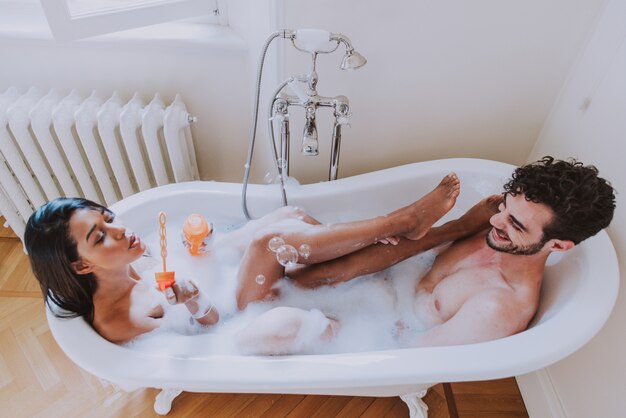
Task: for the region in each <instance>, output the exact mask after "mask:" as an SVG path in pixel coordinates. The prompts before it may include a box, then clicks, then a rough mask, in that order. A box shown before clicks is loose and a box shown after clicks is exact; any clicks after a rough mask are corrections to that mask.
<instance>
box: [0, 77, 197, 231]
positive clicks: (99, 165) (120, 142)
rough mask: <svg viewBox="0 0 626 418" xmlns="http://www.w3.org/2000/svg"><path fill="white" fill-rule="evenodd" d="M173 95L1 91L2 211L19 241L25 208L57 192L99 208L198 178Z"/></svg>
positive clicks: (181, 108) (182, 112)
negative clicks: (127, 97) (165, 99)
mask: <svg viewBox="0 0 626 418" xmlns="http://www.w3.org/2000/svg"><path fill="white" fill-rule="evenodd" d="M194 120H195V118H192V117H191V116H190V115H189V113H188V112H187V109H186V108H185V105H184V104H183V102H182V100H181V98H180V96H179V95H177V96H176V98H175V100H174V101H173V102H172V103H171V104H170V105H169V106H166V105H165V103H164V102H163V100H162V99H161V97H160V96H159V94H158V93H157V94H156V95H155V96H154V98H153V99H152V101H151V102H150V103H148V104H147V105H146V104H145V103H144V102H143V101H142V100H141V98H140V97H139V95H138V94H137V93H135V95H134V96H133V97H132V98H131V99H130V100H129V101H127V102H124V100H122V98H121V97H119V96H118V95H117V93H113V95H112V96H111V97H110V98H108V99H103V98H101V97H100V96H99V95H98V94H97V93H96V92H93V93H92V94H91V95H90V96H89V97H87V98H84V97H81V96H80V95H79V94H78V93H77V92H76V91H72V92H71V93H70V94H69V95H67V96H64V97H63V96H62V95H61V94H59V92H57V91H56V90H54V89H52V90H50V92H48V93H47V94H45V95H43V94H41V93H39V92H38V91H37V89H35V88H31V89H30V90H28V92H26V93H25V94H20V92H19V91H18V90H17V89H16V88H14V87H11V88H9V89H8V90H7V91H5V92H4V93H2V94H0V160H2V161H0V213H2V215H4V217H5V218H6V220H7V222H8V224H9V226H11V228H12V229H13V231H14V232H15V233H16V234H17V235H18V236H19V237H20V238H22V237H23V236H24V228H25V226H26V221H27V220H28V217H29V216H30V215H31V213H32V212H33V211H34V210H35V209H36V208H38V207H39V206H41V205H43V204H44V203H46V202H47V201H50V200H52V199H55V198H57V197H60V196H67V197H78V196H80V197H85V198H87V199H90V200H93V201H95V202H98V203H101V204H103V205H105V206H108V205H111V204H112V203H115V202H116V201H118V200H120V199H122V198H124V197H126V196H129V195H131V194H133V193H136V192H138V191H141V190H145V189H149V188H151V187H154V186H161V185H163V184H168V183H172V182H181V181H191V180H199V175H198V167H197V164H196V156H195V151H194V147H193V142H192V138H191V130H190V129H189V124H190V123H191V122H193V121H194Z"/></svg>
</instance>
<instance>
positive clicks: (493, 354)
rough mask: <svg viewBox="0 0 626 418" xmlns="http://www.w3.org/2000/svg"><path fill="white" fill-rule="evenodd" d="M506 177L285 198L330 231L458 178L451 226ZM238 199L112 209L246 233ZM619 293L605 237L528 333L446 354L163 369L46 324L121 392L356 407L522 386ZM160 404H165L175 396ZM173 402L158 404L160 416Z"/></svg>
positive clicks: (72, 329)
mask: <svg viewBox="0 0 626 418" xmlns="http://www.w3.org/2000/svg"><path fill="white" fill-rule="evenodd" d="M513 169H514V167H513V166H511V165H508V164H503V163H498V162H493V161H487V160H476V159H448V160H438V161H429V162H424V163H416V164H410V165H405V166H401V167H396V168H391V169H387V170H382V171H378V172H374V173H368V174H363V175H359V176H355V177H350V178H346V179H341V180H337V181H334V182H324V183H318V184H312V185H304V186H295V187H293V188H291V189H289V190H288V197H289V203H290V204H292V205H298V206H301V207H303V208H305V209H306V210H307V212H309V213H311V214H312V215H313V216H315V217H317V218H318V219H320V220H322V221H324V219H325V217H330V218H332V219H336V213H337V211H345V210H346V209H350V211H351V213H354V214H355V215H351V216H352V218H356V217H358V218H365V217H370V216H374V215H378V214H381V213H384V212H387V211H390V210H392V209H395V208H397V207H399V206H401V205H404V204H407V203H409V202H411V201H413V200H414V199H415V198H416V197H419V196H421V195H422V194H424V193H426V192H427V191H428V190H429V189H431V188H432V187H434V185H435V184H437V181H438V180H439V179H440V178H441V177H443V175H445V174H446V173H448V172H450V171H455V172H456V173H457V174H458V175H459V177H460V179H461V188H462V191H461V195H460V196H459V199H458V201H457V204H456V207H455V208H454V209H453V211H452V212H451V213H450V214H449V215H447V216H446V219H449V218H451V217H456V216H458V215H459V214H461V213H462V212H464V211H465V210H466V209H467V208H469V207H470V206H471V205H473V204H474V203H475V202H477V201H478V200H479V199H480V198H482V197H483V196H486V195H489V194H492V193H495V192H499V191H500V190H501V185H502V184H503V183H504V182H505V181H506V180H507V179H508V177H509V176H510V174H511V173H512V171H513ZM240 194H241V185H240V184H230V183H218V182H192V183H183V184H173V185H168V186H164V187H159V188H156V189H152V190H149V191H146V192H142V193H139V194H137V195H134V196H132V197H129V198H127V199H124V200H123V201H120V202H118V203H116V204H115V205H113V207H112V209H113V210H114V211H115V212H116V213H118V214H119V215H121V216H122V218H123V219H124V222H125V223H126V224H127V225H128V226H131V227H132V228H133V229H134V230H135V231H137V232H139V233H142V232H144V231H149V230H153V229H154V219H155V216H156V213H157V212H158V211H159V210H164V211H166V212H167V213H168V216H184V215H187V214H189V213H191V212H194V211H202V212H203V213H208V214H211V215H212V219H224V220H229V221H233V220H238V221H241V220H242V219H243V215H242V212H241V209H240V207H241V206H240V205H241V203H240ZM248 196H249V203H248V204H249V208H250V211H251V213H252V214H253V216H260V215H262V214H264V213H266V212H269V211H270V210H271V209H273V208H276V207H279V206H280V192H279V190H278V188H277V186H265V185H252V186H250V187H249V194H248ZM356 209H358V212H354V211H355V210H356ZM342 220H349V219H346V218H345V217H344V218H342ZM618 282H619V272H618V264H617V258H616V255H615V250H614V248H613V246H612V244H611V241H610V239H609V237H608V235H607V234H606V233H605V232H604V231H602V232H601V233H599V234H598V235H596V236H595V237H592V238H590V239H588V240H587V241H585V242H583V243H582V244H580V245H579V246H577V247H576V248H574V249H573V250H572V251H570V252H568V253H566V254H564V255H563V256H562V257H561V258H560V259H556V258H555V259H550V260H549V262H548V267H547V269H546V278H545V281H544V284H543V289H542V301H541V306H540V308H539V312H538V313H537V316H536V318H535V319H534V320H533V323H532V325H531V327H530V328H529V329H528V330H526V331H524V332H522V333H519V334H517V335H513V336H511V337H507V338H503V339H499V340H496V341H490V342H485V343H480V344H470V345H460V346H451V347H428V348H412V349H398V350H385V351H375V352H357V353H344V354H325V355H294V356H280V357H262V356H258V357H257V356H238V355H211V356H206V357H203V358H198V357H193V358H182V357H169V356H168V357H164V356H163V355H157V354H150V353H147V352H144V351H137V350H131V349H129V348H125V347H122V346H118V345H115V344H112V343H109V342H107V341H106V340H104V339H103V338H101V337H100V336H99V335H98V334H97V333H96V332H94V331H93V330H92V329H91V328H90V327H89V326H88V325H87V324H86V323H85V322H84V321H83V320H82V319H80V318H77V319H73V320H59V319H57V318H56V317H54V316H53V315H51V314H50V313H49V312H48V322H49V324H50V329H51V330H52V333H53V335H54V337H55V339H56V340H57V342H58V343H59V345H60V346H61V348H62V349H63V351H65V353H66V354H67V355H68V356H69V357H70V358H71V359H72V360H73V361H74V362H75V363H76V364H78V365H79V366H80V367H82V368H83V369H85V370H87V371H88V372H90V373H92V374H94V375H96V376H98V377H100V378H102V379H105V380H107V381H110V382H112V383H115V384H117V385H118V386H120V387H122V388H124V389H127V390H129V389H134V388H139V387H155V388H163V389H172V390H184V391H191V392H249V393H299V394H330V395H354V396H395V395H406V394H415V393H417V392H421V395H422V396H423V394H424V393H425V392H424V389H426V388H428V387H430V386H432V385H433V384H436V383H439V382H455V381H472V380H490V379H497V378H504V377H510V376H517V375H522V374H526V373H529V372H532V371H534V370H537V369H540V368H543V367H546V366H548V365H550V364H552V363H554V362H556V361H558V360H560V359H562V358H564V357H566V356H568V355H569V354H571V353H573V352H574V351H576V350H578V349H579V348H580V347H581V346H583V345H584V344H585V343H586V342H588V341H589V340H590V339H591V338H592V337H593V336H594V335H595V334H596V333H597V332H598V331H599V330H600V328H601V327H602V325H603V324H604V322H605V321H606V319H607V318H608V316H609V314H610V313H611V310H612V308H613V305H614V303H615V299H616V297H617V291H618ZM167 393H169V394H170V395H171V396H169V398H172V397H173V396H175V395H176V394H177V393H179V392H177V391H170V392H167ZM403 399H405V400H407V398H406V397H404V398H403ZM169 400H171V399H167V396H164V402H165V404H168V402H169ZM408 400H410V399H408ZM414 400H415V399H414ZM419 402H420V401H417V403H418V404H419ZM416 406H419V405H417V404H415V405H413V406H411V405H409V407H410V408H413V410H412V411H411V412H412V415H419V414H421V413H422V412H423V411H420V410H419V408H417V409H415V408H416ZM160 408H161V412H166V411H167V410H168V407H167V405H166V406H161V407H160ZM157 409H158V408H157Z"/></svg>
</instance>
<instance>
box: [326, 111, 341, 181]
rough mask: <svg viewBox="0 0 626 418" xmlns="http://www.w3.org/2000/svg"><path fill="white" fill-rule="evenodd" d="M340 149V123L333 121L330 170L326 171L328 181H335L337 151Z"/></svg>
mask: <svg viewBox="0 0 626 418" xmlns="http://www.w3.org/2000/svg"><path fill="white" fill-rule="evenodd" d="M340 149H341V123H339V121H337V119H335V124H334V125H333V137H332V142H331V144H330V169H329V171H328V180H329V181H333V180H337V174H338V171H339V150H340Z"/></svg>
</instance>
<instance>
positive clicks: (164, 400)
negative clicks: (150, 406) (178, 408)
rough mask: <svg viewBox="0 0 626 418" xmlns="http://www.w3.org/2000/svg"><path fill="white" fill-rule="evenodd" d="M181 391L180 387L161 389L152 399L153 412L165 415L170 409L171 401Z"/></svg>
mask: <svg viewBox="0 0 626 418" xmlns="http://www.w3.org/2000/svg"><path fill="white" fill-rule="evenodd" d="M182 392H183V391H182V390H180V389H161V392H159V394H158V395H157V396H156V399H155V400H154V412H156V413H157V414H159V415H167V414H169V412H170V411H171V410H172V402H173V401H174V399H175V398H176V397H177V396H178V395H180V394H181V393H182Z"/></svg>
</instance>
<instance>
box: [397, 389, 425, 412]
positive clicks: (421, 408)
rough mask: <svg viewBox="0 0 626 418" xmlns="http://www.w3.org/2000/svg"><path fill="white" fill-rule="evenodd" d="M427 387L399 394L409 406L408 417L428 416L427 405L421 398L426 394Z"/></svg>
mask: <svg viewBox="0 0 626 418" xmlns="http://www.w3.org/2000/svg"><path fill="white" fill-rule="evenodd" d="M427 391H428V388H426V389H424V390H420V391H419V392H415V393H407V394H406V395H400V399H402V400H403V401H404V403H406V405H407V406H408V407H409V417H411V418H428V405H426V402H424V401H423V400H422V398H423V397H424V396H426V392H427Z"/></svg>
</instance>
